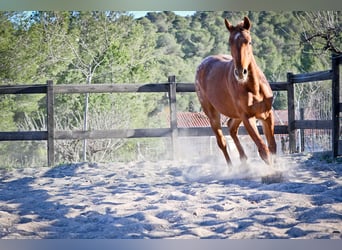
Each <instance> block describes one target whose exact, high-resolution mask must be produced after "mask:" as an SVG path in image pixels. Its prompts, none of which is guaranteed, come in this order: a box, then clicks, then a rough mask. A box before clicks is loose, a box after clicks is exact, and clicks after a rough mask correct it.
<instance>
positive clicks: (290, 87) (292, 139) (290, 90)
mask: <svg viewBox="0 0 342 250" xmlns="http://www.w3.org/2000/svg"><path fill="white" fill-rule="evenodd" d="M287 82H288V84H287V109H288V112H287V114H288V134H289V151H290V153H294V152H296V127H295V124H294V120H295V103H294V100H295V96H294V84H293V74H292V73H287Z"/></svg>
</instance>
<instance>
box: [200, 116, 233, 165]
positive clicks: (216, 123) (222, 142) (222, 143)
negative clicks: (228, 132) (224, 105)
mask: <svg viewBox="0 0 342 250" xmlns="http://www.w3.org/2000/svg"><path fill="white" fill-rule="evenodd" d="M205 113H206V114H207V116H208V117H209V120H210V125H211V128H212V130H213V132H214V134H215V136H216V141H217V145H218V146H219V148H220V149H221V151H222V153H223V155H224V157H225V159H226V162H227V164H228V166H232V161H231V159H230V157H229V154H228V151H227V142H226V138H225V136H224V134H223V132H222V127H221V119H220V114H219V113H218V112H217V111H214V110H213V109H212V110H211V111H210V112H205Z"/></svg>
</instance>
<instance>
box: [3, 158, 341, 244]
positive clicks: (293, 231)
mask: <svg viewBox="0 0 342 250" xmlns="http://www.w3.org/2000/svg"><path fill="white" fill-rule="evenodd" d="M274 173H277V175H278V177H279V176H280V177H281V178H276V179H275V180H272V179H267V178H263V177H264V176H266V175H272V174H274ZM279 173H281V175H279ZM273 181H275V182H273ZM265 182H267V183H265ZM0 189H1V192H0V238H2V239H46V238H48V239H50V238H55V239H56V238H57V239H66V238H78V239H83V238H88V239H93V238H99V239H105V238H113V239H116V238H125V239H132V238H173V239H179V238H182V239H192V238H228V239H251V238H267V239H269V238H305V239H311V238H329V239H341V238H342V164H341V163H336V162H335V163H327V162H326V161H324V160H321V159H320V158H312V157H310V156H309V155H296V156H292V157H291V158H289V157H288V158H284V157H283V158H280V159H278V160H277V163H276V165H275V167H274V168H270V167H268V166H266V165H264V164H263V163H262V162H260V161H259V160H257V159H251V160H249V163H248V166H236V167H234V168H233V169H228V168H227V166H226V165H225V164H224V163H223V162H219V161H217V160H215V159H206V160H205V161H204V160H203V159H201V160H198V161H193V162H190V161H159V162H148V161H139V162H131V163H128V164H127V163H126V164H125V163H109V164H100V163H99V164H90V163H79V164H71V165H61V166H57V167H55V168H50V169H49V168H25V169H18V170H12V171H9V172H1V174H0Z"/></svg>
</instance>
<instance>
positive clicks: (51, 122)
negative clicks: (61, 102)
mask: <svg viewBox="0 0 342 250" xmlns="http://www.w3.org/2000/svg"><path fill="white" fill-rule="evenodd" d="M53 87H54V86H53V82H52V81H47V93H46V105H47V131H48V137H47V155H48V166H49V167H51V166H54V165H55V141H54V137H55V114H54V105H55V96H54V89H53Z"/></svg>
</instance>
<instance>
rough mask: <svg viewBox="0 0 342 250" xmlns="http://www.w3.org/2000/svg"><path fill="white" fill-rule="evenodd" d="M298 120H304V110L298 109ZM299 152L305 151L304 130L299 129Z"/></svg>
mask: <svg viewBox="0 0 342 250" xmlns="http://www.w3.org/2000/svg"><path fill="white" fill-rule="evenodd" d="M299 116H300V120H302V121H303V120H304V108H300V109H299ZM299 131H300V152H304V150H305V138H304V129H302V128H301V129H300V130H299Z"/></svg>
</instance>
